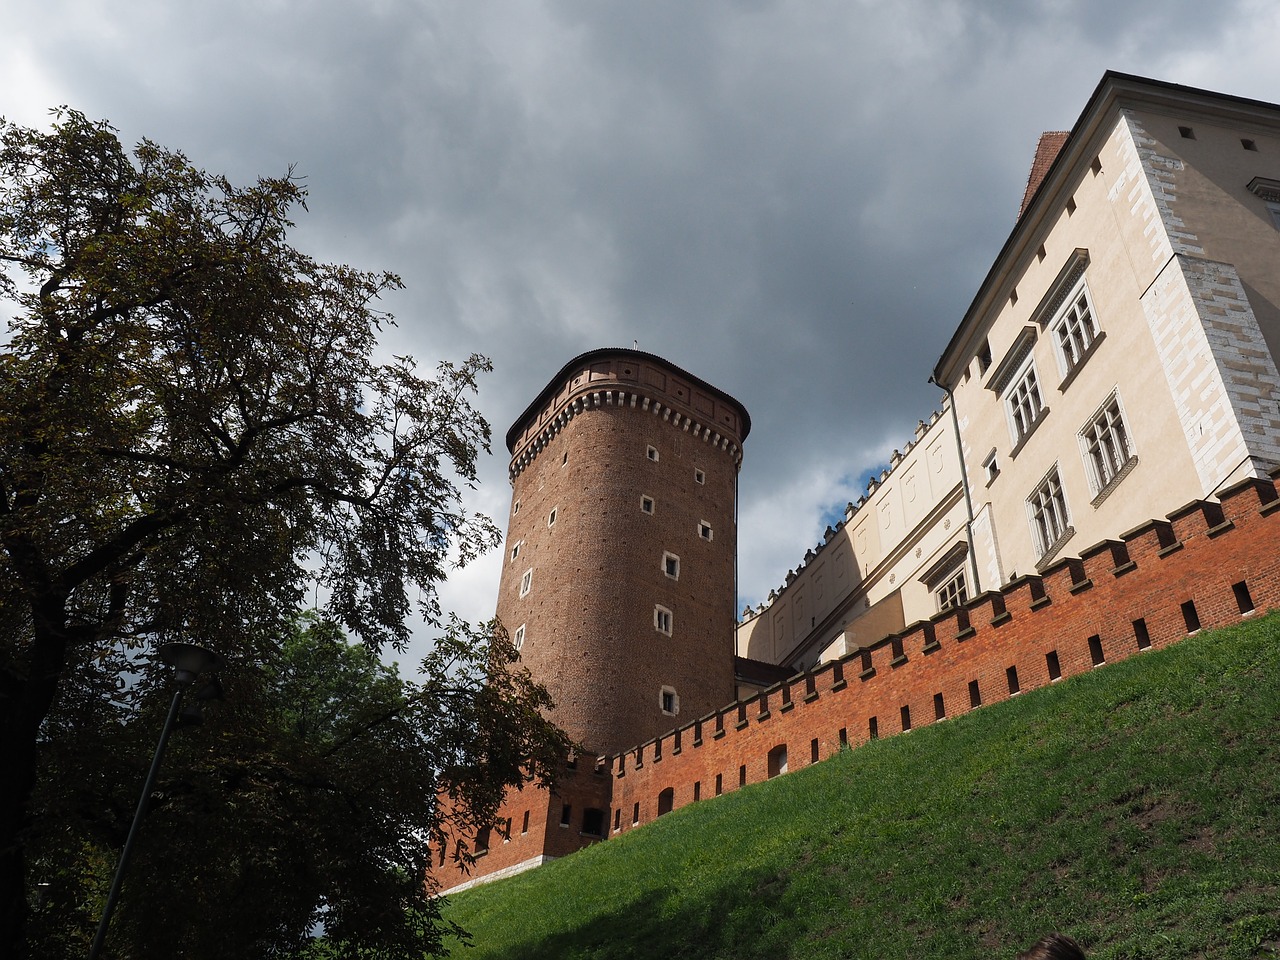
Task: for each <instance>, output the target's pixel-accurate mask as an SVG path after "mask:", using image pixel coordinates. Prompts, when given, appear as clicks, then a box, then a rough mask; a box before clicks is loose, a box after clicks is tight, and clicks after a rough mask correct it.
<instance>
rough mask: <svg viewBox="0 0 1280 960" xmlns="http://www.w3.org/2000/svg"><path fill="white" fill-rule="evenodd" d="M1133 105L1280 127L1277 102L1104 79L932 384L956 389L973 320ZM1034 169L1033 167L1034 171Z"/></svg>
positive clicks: (1123, 76)
mask: <svg viewBox="0 0 1280 960" xmlns="http://www.w3.org/2000/svg"><path fill="white" fill-rule="evenodd" d="M1130 104H1150V105H1163V106H1166V107H1168V108H1170V109H1173V108H1176V109H1178V110H1179V111H1192V112H1195V113H1201V114H1210V115H1216V116H1222V115H1224V114H1230V115H1235V116H1241V117H1249V118H1252V119H1253V120H1254V121H1255V122H1256V121H1257V120H1258V119H1259V118H1260V117H1262V116H1263V115H1267V117H1268V121H1269V122H1272V123H1276V122H1280V105H1277V104H1275V103H1269V102H1267V101H1264V100H1253V99H1250V98H1248V97H1237V96H1232V95H1231V94H1226V93H1216V92H1214V91H1212V90H1203V89H1200V88H1197V87H1187V86H1183V85H1182V84H1177V83H1169V82H1167V81H1164V80H1152V79H1150V78H1149V77H1138V76H1134V75H1132V74H1127V73H1117V72H1116V71H1114V70H1108V71H1107V72H1106V73H1104V74H1103V75H1102V79H1101V80H1100V81H1099V82H1098V86H1097V87H1096V88H1095V89H1094V91H1093V94H1092V96H1090V97H1089V101H1088V103H1086V104H1085V107H1084V110H1082V111H1081V113H1080V117H1079V119H1077V120H1076V122H1075V124H1074V125H1073V126H1072V127H1071V130H1070V131H1068V133H1067V135H1066V137H1065V138H1064V139H1063V141H1062V143H1061V144H1060V145H1059V148H1058V152H1057V156H1056V157H1054V158H1053V160H1052V162H1050V163H1049V164H1048V167H1047V169H1046V170H1045V171H1044V174H1043V176H1042V177H1041V178H1040V181H1039V183H1038V185H1036V186H1035V188H1034V189H1031V184H1030V182H1028V189H1029V190H1030V197H1029V198H1024V205H1023V210H1022V215H1021V216H1019V218H1018V221H1017V223H1016V224H1015V225H1014V228H1013V231H1012V232H1011V233H1010V234H1009V238H1008V239H1007V240H1005V242H1004V246H1002V247H1001V248H1000V252H999V254H997V255H996V258H995V260H994V261H993V262H992V264H991V268H990V270H988V271H987V275H986V277H985V278H983V281H982V283H981V284H980V285H979V287H978V290H977V293H976V294H974V297H973V301H972V302H971V303H970V304H969V308H968V309H967V310H966V311H965V315H964V318H963V319H962V320H961V321H960V324H959V326H958V327H957V328H956V331H955V333H953V334H952V336H951V340H950V341H949V342H948V343H947V347H946V349H945V350H944V351H943V352H942V356H940V357H939V358H938V362H937V364H935V366H934V368H933V376H932V377H930V380H931V381H932V382H934V383H936V384H938V385H939V386H941V387H942V388H943V389H944V390H946V389H949V388H951V387H953V386H954V385H955V382H956V380H958V378H959V375H960V372H961V371H962V370H963V368H964V366H965V365H966V364H967V363H968V360H969V359H970V358H972V356H973V354H974V352H975V351H976V350H977V348H978V346H979V345H980V338H981V336H982V335H983V332H982V331H980V330H978V329H977V325H976V324H975V320H977V319H979V318H981V317H983V316H984V315H985V314H986V311H987V310H988V308H989V307H990V306H991V304H992V303H993V302H996V301H997V300H998V299H999V298H1000V296H1001V293H1002V291H1003V290H1004V288H1005V284H1006V283H1007V282H1010V273H1011V271H1012V270H1013V268H1014V266H1015V265H1016V264H1015V262H1014V261H1015V259H1016V257H1017V255H1018V254H1019V253H1021V252H1022V251H1023V250H1024V248H1025V246H1026V244H1027V242H1028V241H1029V239H1030V237H1031V236H1033V235H1034V231H1036V230H1037V229H1040V228H1041V226H1042V221H1043V219H1044V217H1045V216H1046V214H1047V212H1050V211H1052V210H1053V209H1055V205H1056V204H1058V203H1061V202H1063V199H1062V197H1060V196H1059V194H1060V193H1061V192H1062V190H1063V189H1064V184H1065V182H1066V180H1067V177H1068V175H1069V172H1070V171H1072V170H1075V169H1078V168H1082V165H1085V164H1087V163H1088V162H1089V159H1090V158H1089V157H1088V156H1087V155H1086V153H1085V151H1086V149H1088V148H1089V147H1090V145H1091V144H1092V142H1093V140H1094V138H1095V137H1096V136H1098V135H1100V134H1101V135H1105V133H1104V132H1103V131H1102V130H1101V127H1102V124H1103V123H1104V121H1106V120H1107V119H1108V118H1109V117H1111V116H1112V115H1113V114H1114V113H1118V112H1119V110H1120V109H1122V108H1123V107H1125V106H1128V105H1130ZM1041 139H1042V140H1043V137H1042V138H1041ZM1037 152H1038V151H1037ZM1037 160H1039V157H1037ZM1034 169H1035V168H1034V167H1033V172H1034Z"/></svg>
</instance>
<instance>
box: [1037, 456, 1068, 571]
mask: <svg viewBox="0 0 1280 960" xmlns="http://www.w3.org/2000/svg"><path fill="white" fill-rule="evenodd" d="M1046 505H1048V506H1053V507H1054V508H1055V510H1054V511H1052V512H1047V511H1046V510H1045V507H1046ZM1026 507H1027V522H1028V523H1029V524H1030V526H1031V537H1032V542H1033V544H1034V546H1035V548H1036V553H1037V555H1038V557H1039V559H1038V560H1037V561H1036V563H1037V565H1041V564H1045V563H1047V562H1049V561H1050V560H1051V559H1053V556H1054V555H1055V554H1056V553H1057V552H1058V550H1059V548H1060V547H1061V546H1062V545H1063V544H1064V543H1066V542H1067V540H1069V539H1070V538H1071V536H1072V535H1073V534H1075V532H1076V531H1075V527H1073V526H1072V525H1071V507H1070V504H1068V503H1067V491H1066V487H1065V486H1064V485H1063V483H1062V471H1061V470H1060V469H1059V467H1058V463H1057V462H1056V461H1055V462H1054V464H1053V466H1052V467H1050V468H1049V471H1048V473H1046V474H1045V475H1044V477H1043V478H1042V479H1041V480H1040V482H1039V483H1037V484H1036V486H1035V489H1034V490H1032V491H1031V494H1030V496H1028V497H1027V499H1026ZM1059 513H1060V514H1061V516H1057V514H1059ZM1042 521H1043V522H1042ZM1050 533H1052V534H1053V536H1052V538H1050V537H1049V534H1050Z"/></svg>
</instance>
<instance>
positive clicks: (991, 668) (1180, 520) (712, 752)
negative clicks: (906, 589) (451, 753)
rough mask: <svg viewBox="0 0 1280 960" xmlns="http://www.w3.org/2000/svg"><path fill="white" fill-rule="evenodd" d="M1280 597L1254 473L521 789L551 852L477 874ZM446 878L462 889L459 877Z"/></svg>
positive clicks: (518, 808)
mask: <svg viewBox="0 0 1280 960" xmlns="http://www.w3.org/2000/svg"><path fill="white" fill-rule="evenodd" d="M1276 607H1280V493H1278V492H1277V489H1276V485H1275V483H1274V482H1272V481H1264V480H1247V481H1244V482H1241V483H1239V484H1237V485H1235V486H1233V487H1231V488H1230V489H1228V490H1226V491H1224V492H1223V493H1222V494H1221V497H1220V499H1219V500H1217V501H1199V500H1198V501H1195V502H1193V503H1189V504H1187V505H1185V506H1184V507H1181V508H1179V509H1178V510H1175V511H1173V512H1172V513H1170V514H1169V515H1167V516H1166V517H1164V518H1162V519H1153V520H1150V521H1148V522H1146V523H1144V524H1142V525H1141V526H1138V527H1136V528H1134V529H1132V530H1129V531H1127V532H1125V533H1123V534H1121V535H1120V536H1118V537H1117V538H1116V539H1114V540H1105V541H1102V542H1100V543H1097V544H1094V545H1093V546H1091V547H1089V548H1088V549H1086V550H1083V551H1081V552H1080V555H1079V556H1077V557H1066V558H1063V559H1060V560H1058V561H1057V562H1055V563H1054V564H1052V565H1051V566H1050V567H1048V568H1046V569H1045V570H1044V571H1043V572H1041V573H1040V574H1038V575H1029V576H1022V577H1019V578H1017V579H1016V580H1014V581H1012V582H1010V583H1008V584H1005V585H1004V586H1003V587H1002V588H1001V589H999V590H992V591H989V592H987V593H984V594H982V595H980V596H978V597H975V598H973V599H972V600H971V601H969V602H968V603H966V604H964V605H962V606H960V607H957V608H955V609H952V610H948V611H946V612H944V613H940V614H938V615H937V616H934V617H931V618H929V619H927V620H922V621H918V622H916V623H913V624H911V625H910V626H908V627H907V628H906V629H904V630H902V631H900V632H899V633H895V634H892V635H890V636H886V637H884V638H883V639H881V640H879V641H877V642H875V643H872V644H869V645H867V646H865V647H862V648H860V649H858V650H856V651H853V652H851V653H849V654H848V655H846V656H843V657H841V658H839V659H836V660H832V661H829V662H827V663H824V664H821V665H820V666H818V667H817V668H815V669H813V670H810V671H805V672H803V673H799V674H797V675H795V676H793V677H791V678H789V679H787V680H784V681H781V682H779V683H776V684H773V685H772V686H770V687H768V688H767V689H765V690H763V691H761V692H760V693H759V694H758V695H756V696H753V697H750V698H746V699H743V700H739V701H735V702H733V703H729V704H726V705H725V706H724V707H722V708H720V709H718V710H715V711H712V712H710V713H708V714H706V715H704V716H702V717H700V718H698V719H697V720H694V721H692V722H690V723H687V724H684V725H682V726H680V727H677V728H676V729H673V730H670V731H668V732H666V733H664V734H662V735H661V736H658V737H655V738H653V739H651V740H648V741H646V742H644V743H641V744H637V745H636V746H634V747H632V748H629V749H627V750H624V751H622V752H620V753H617V754H614V755H612V756H605V757H592V758H590V759H589V760H580V761H579V762H578V764H577V769H576V771H573V772H572V773H571V775H570V776H569V777H568V778H566V779H565V780H564V781H563V782H562V784H561V786H560V788H559V789H558V792H557V793H556V794H554V795H553V794H551V793H549V792H547V791H543V790H538V789H536V788H534V787H526V788H525V790H524V791H522V792H520V793H517V794H514V795H512V796H510V797H508V799H507V802H506V804H505V813H504V816H505V817H507V818H508V822H523V821H524V818H525V811H527V810H530V809H532V810H533V811H534V817H535V821H537V823H541V824H543V825H548V824H551V825H554V824H558V823H564V824H565V825H564V827H563V828H561V827H558V826H551V827H548V830H546V831H543V833H546V832H551V833H552V841H553V842H552V844H551V846H554V852H553V851H552V850H551V847H550V846H549V847H547V849H545V850H544V849H543V847H542V846H541V841H540V840H537V839H536V838H537V837H540V836H541V835H542V834H540V833H539V832H538V830H536V829H533V828H531V829H530V831H529V837H530V839H531V840H535V842H536V843H537V845H538V849H537V851H536V852H532V845H530V849H527V850H526V849H522V848H520V847H518V846H517V845H516V841H517V840H518V839H520V838H519V836H518V835H516V836H513V837H512V839H511V841H510V844H511V845H510V848H507V847H505V846H504V849H503V853H502V856H501V857H495V858H494V860H492V861H491V862H490V863H488V864H484V863H482V864H480V865H478V866H477V868H476V870H477V873H478V874H479V875H480V879H492V878H493V877H495V876H497V875H505V874H499V873H496V872H494V870H490V867H493V868H495V870H496V869H501V870H504V871H505V870H508V869H510V868H512V866H513V865H519V864H525V865H527V866H536V865H537V863H540V862H542V859H547V858H550V857H551V856H559V855H563V854H564V853H568V852H572V850H574V849H578V848H580V847H581V846H584V845H586V844H588V843H592V842H597V841H598V840H599V839H602V838H603V837H604V836H610V835H617V834H619V833H623V832H625V831H627V830H631V829H634V828H636V827H639V826H643V825H644V824H646V823H649V822H651V821H652V820H654V819H656V818H657V817H659V816H661V815H662V814H664V813H667V812H669V811H671V810H676V809H679V808H680V807H684V806H687V805H688V804H691V803H695V802H700V801H702V800H708V799H711V798H712V797H715V796H718V795H720V794H723V793H729V792H732V791H733V790H737V789H740V788H741V787H743V786H746V785H748V784H752V783H758V782H760V781H762V780H767V779H770V778H772V777H774V776H778V775H780V774H782V773H786V772H788V771H789V770H795V769H798V768H800V767H804V766H808V765H809V764H811V763H816V762H818V761H820V760H822V759H824V758H826V757H829V756H831V755H832V754H833V753H835V752H836V751H838V750H840V749H841V748H843V747H857V746H859V745H860V744H863V743H866V742H867V741H869V740H872V739H876V738H879V737H887V736H893V735H895V734H898V733H904V732H907V731H909V730H912V729H915V728H918V727H923V726H928V725H929V724H932V723H940V722H943V721H945V720H946V719H947V718H949V717H954V716H957V715H959V714H963V713H967V712H968V711H970V710H974V709H978V708H979V707H982V706H985V705H987V704H991V703H998V702H1000V701H1002V700H1007V699H1009V698H1010V697H1014V696H1019V695H1020V694H1022V693H1025V692H1026V691H1028V690H1033V689H1036V688H1038V687H1042V686H1045V685H1047V684H1051V683H1054V682H1057V681H1058V680H1060V679H1061V678H1063V677H1070V676H1073V675H1075V674H1079V673H1085V672H1087V671H1090V670H1094V669H1097V668H1099V667H1102V666H1104V665H1105V664H1107V663H1112V662H1116V661H1120V660H1124V659H1127V658H1129V657H1132V656H1135V655H1137V654H1140V653H1142V652H1144V651H1146V650H1150V649H1158V648H1161V647H1165V646H1168V645H1169V644H1171V643H1175V642H1177V641H1179V640H1181V639H1183V638H1185V637H1186V636H1188V635H1190V634H1194V633H1196V632H1198V631H1199V630H1201V629H1212V628H1215V627H1222V626H1227V625H1229V624H1232V623H1237V622H1239V621H1240V620H1242V619H1244V618H1246V617H1250V616H1253V615H1255V613H1257V612H1259V611H1265V610H1268V609H1272V608H1276ZM583 804H590V805H591V806H589V807H588V808H587V809H588V810H590V811H593V813H592V814H591V816H592V817H593V818H594V816H595V814H594V811H604V813H603V814H602V815H603V816H605V817H607V820H608V825H607V830H606V831H605V832H604V834H602V835H600V836H595V835H590V836H588V835H584V834H583V832H582V829H581V824H580V823H579V818H580V812H581V811H582V809H583V807H582V805H583ZM566 811H567V813H566ZM591 822H593V823H594V822H595V820H594V819H592V820H591ZM537 823H535V827H536V825H537ZM539 857H541V858H542V859H537V858H539ZM535 859H536V862H534V861H535ZM507 861H510V863H508V862H507ZM456 880H457V881H458V882H459V883H468V884H469V883H471V882H475V881H474V880H472V879H467V878H466V876H465V875H462V874H459V875H458V876H457V877H456ZM442 885H443V886H444V887H445V888H446V889H448V888H450V882H449V879H446V878H442ZM453 888H454V889H456V885H455V886H454V887H453Z"/></svg>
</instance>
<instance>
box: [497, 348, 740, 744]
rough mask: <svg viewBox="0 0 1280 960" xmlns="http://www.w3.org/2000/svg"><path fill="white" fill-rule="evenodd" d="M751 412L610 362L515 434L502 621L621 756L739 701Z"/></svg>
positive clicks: (657, 368) (614, 353)
mask: <svg viewBox="0 0 1280 960" xmlns="http://www.w3.org/2000/svg"><path fill="white" fill-rule="evenodd" d="M750 426H751V423H750V418H749V417H748V415H747V411H746V410H745V409H744V408H743V406H742V405H741V404H740V403H738V402H737V401H736V400H734V399H733V398H732V397H730V396H729V395H728V394H725V393H723V392H721V391H720V390H717V389H716V388H715V387H713V386H711V385H710V384H708V383H706V382H704V381H702V380H700V379H698V378H697V377H695V376H693V375H692V374H689V373H687V372H686V371H684V370H682V369H680V368H679V367H677V366H675V365H674V364H671V363H668V362H667V361H666V360H663V359H662V358H660V357H656V356H653V355H652V354H648V353H642V352H640V351H638V350H625V349H602V350H594V351H591V352H590V353H584V354H582V355H581V356H578V357H575V358H574V359H573V360H571V361H569V363H567V364H565V366H564V367H563V368H562V369H561V370H560V372H559V373H557V374H556V375H555V376H554V377H552V378H551V381H550V382H549V383H548V384H547V386H546V388H545V389H543V391H542V393H541V394H539V395H538V397H537V399H536V400H534V401H533V403H531V404H530V405H529V407H528V408H527V409H526V410H525V411H524V413H523V414H521V416H520V418H519V419H518V420H517V421H516V422H515V424H514V425H513V426H512V428H511V429H510V430H509V431H508V433H507V448H508V449H509V450H510V451H511V467H510V477H511V483H512V488H513V492H512V503H511V517H510V522H509V524H508V527H507V541H506V555H505V557H504V561H503V570H502V581H501V586H500V592H499V598H498V616H499V618H500V619H501V620H502V622H503V623H504V624H505V625H506V627H507V630H508V631H509V632H510V634H511V636H512V638H513V640H514V641H515V642H516V644H517V646H518V647H519V648H520V653H521V658H522V660H523V662H524V664H525V665H526V666H527V667H528V668H529V669H530V671H531V672H532V673H533V675H534V676H535V677H536V678H537V679H538V680H539V681H541V682H542V683H544V684H545V685H546V686H547V688H548V689H549V690H550V692H551V694H552V696H553V697H554V699H555V703H556V707H555V718H556V721H557V722H558V723H559V724H560V725H561V726H562V727H563V728H564V729H565V730H566V731H567V732H568V733H569V735H570V736H572V737H573V738H574V739H575V740H577V741H579V742H580V743H582V744H583V745H584V746H585V747H586V748H587V749H589V750H592V751H594V752H598V753H602V754H608V753H617V752H619V751H622V750H625V749H627V748H628V747H631V746H634V745H637V744H640V743H643V742H644V741H646V740H648V739H650V738H652V737H654V736H655V735H657V734H660V733H663V732H665V731H667V730H670V729H672V728H673V727H676V726H679V725H681V724H683V723H685V722H688V721H690V720H693V719H696V718H698V717H700V716H702V715H703V714H705V713H707V712H709V711H711V710H713V709H716V708H718V707H721V706H724V705H725V704H726V703H728V702H730V701H731V700H733V698H734V680H733V631H734V622H735V600H736V597H735V589H736V583H735V558H736V555H737V527H736V515H735V514H736V507H737V479H738V468H739V466H740V464H741V462H742V441H743V440H744V439H745V438H746V435H747V432H748V431H749V430H750Z"/></svg>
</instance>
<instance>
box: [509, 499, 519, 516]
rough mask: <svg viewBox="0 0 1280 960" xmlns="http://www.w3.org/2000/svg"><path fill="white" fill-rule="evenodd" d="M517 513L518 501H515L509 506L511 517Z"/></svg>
mask: <svg viewBox="0 0 1280 960" xmlns="http://www.w3.org/2000/svg"><path fill="white" fill-rule="evenodd" d="M519 512H520V501H519V500H517V501H516V502H515V503H513V504H512V505H511V515H512V516H515V515H516V514H517V513H519Z"/></svg>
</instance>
